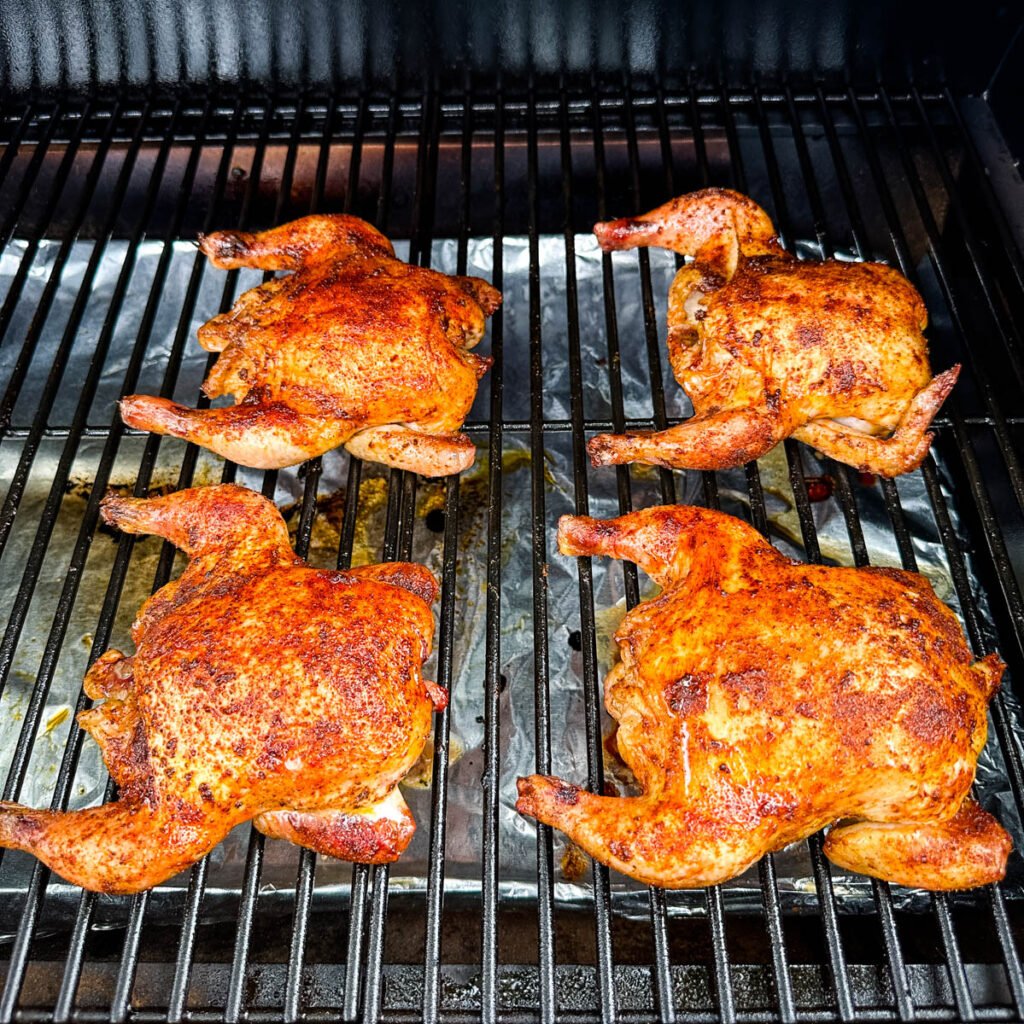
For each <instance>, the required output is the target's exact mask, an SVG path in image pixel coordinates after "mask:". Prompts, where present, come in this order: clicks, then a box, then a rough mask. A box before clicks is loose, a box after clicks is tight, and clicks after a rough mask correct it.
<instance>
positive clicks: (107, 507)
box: [100, 484, 292, 556]
mask: <svg viewBox="0 0 1024 1024" xmlns="http://www.w3.org/2000/svg"><path fill="white" fill-rule="evenodd" d="M100 510H101V512H102V513H103V518H104V519H105V520H106V521H107V522H108V523H110V525H111V526H116V527H117V528H118V529H120V530H124V532H125V533H152V534H155V535H156V536H158V537H164V538H166V539H167V540H169V541H170V542H171V543H172V544H173V545H174V546H175V547H177V548H180V549H181V550H182V551H184V552H185V553H186V554H187V555H197V554H200V553H203V552H206V551H211V550H222V549H229V550H233V549H235V548H237V547H239V546H240V545H243V544H244V545H245V549H246V550H247V551H250V552H251V551H252V550H254V549H255V548H267V547H270V548H274V549H277V550H281V551H282V552H287V554H288V555H289V556H291V554H292V550H291V545H290V544H289V542H288V528H287V526H286V525H285V523H284V520H283V519H282V518H281V514H280V513H279V512H278V511H277V508H276V507H275V506H274V504H273V502H270V501H268V500H267V499H266V498H264V497H263V496H262V495H260V494H257V493H256V492H255V491H250V490H249V489H248V488H247V487H238V486H236V485H235V484H220V485H218V486H215V487H193V488H190V489H188V490H184V491H175V492H174V493H173V494H167V495H164V496H163V497H160V498H125V497H122V496H121V495H119V494H115V493H110V494H108V495H107V496H106V497H105V498H104V499H103V503H102V505H101V506H100Z"/></svg>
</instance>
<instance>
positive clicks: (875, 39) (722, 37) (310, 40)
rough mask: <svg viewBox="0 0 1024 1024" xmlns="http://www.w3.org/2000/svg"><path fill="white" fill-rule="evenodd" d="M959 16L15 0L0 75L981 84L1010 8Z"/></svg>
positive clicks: (64, 82)
mask: <svg viewBox="0 0 1024 1024" xmlns="http://www.w3.org/2000/svg"><path fill="white" fill-rule="evenodd" d="M947 8H948V11H947ZM962 15H963V12H962V10H960V9H959V8H954V7H953V6H952V5H951V4H945V3H942V2H941V0H939V2H936V0H902V2H900V3H896V4H894V3H887V2H885V0H721V2H716V3H708V2H707V0H589V2H582V0H579V2H562V3H551V2H550V0H475V2H473V3H450V2H446V0H422V2H421V0H291V2H289V3H277V2H275V0H187V2H186V0H24V2H22V3H5V4H2V5H0V87H2V88H3V89H4V90H5V91H7V92H15V93H21V94H25V93H27V92H29V91H30V90H32V89H45V90H58V91H72V90H76V89H78V90H81V89H87V90H90V91H93V92H94V91H95V90H97V89H104V88H124V87H146V86H150V87H152V86H164V87H171V88H177V87H178V86H180V85H182V84H186V85H190V86H193V87H200V88H205V87H210V86H215V85H223V84H227V83H232V84H243V85H256V84H262V85H264V86H271V87H276V88H280V87H282V86H284V87H303V88H319V89H326V88H330V87H331V86H333V85H338V86H342V87H344V88H346V89H347V90H348V91H349V92H350V93H351V92H353V91H354V90H356V89H359V88H365V87H373V88H382V87H383V88H392V89H394V88H397V89H399V90H406V89H412V90H419V89H420V88H422V87H423V86H424V85H425V84H427V83H435V84H439V85H441V86H442V87H444V88H451V87H456V88H458V87H461V86H462V85H463V81H464V80H463V76H464V75H465V74H466V73H467V72H469V73H471V74H472V75H473V76H474V77H475V81H474V82H473V84H474V86H479V87H481V88H483V89H486V90H487V91H488V92H490V93H493V91H494V87H495V85H496V83H497V82H498V81H501V83H502V84H503V86H504V87H505V88H506V89H507V88H509V87H511V86H514V85H524V84H525V83H526V82H527V81H528V80H529V79H531V78H532V79H533V80H534V81H535V82H537V83H538V84H545V85H550V84H551V83H552V81H555V80H557V76H559V75H567V76H573V77H574V78H576V79H577V81H579V80H584V81H585V80H586V78H587V76H588V75H591V74H601V73H609V72H610V73H621V72H623V71H627V72H629V73H630V74H631V75H633V76H636V77H643V78H644V79H645V80H646V83H647V84H652V83H654V82H660V83H661V84H662V85H665V86H669V87H672V88H675V87H677V86H678V85H679V84H680V83H681V82H684V81H688V80H690V79H691V78H694V77H695V78H696V80H697V81H699V82H702V83H706V82H708V81H710V80H713V79H715V78H721V79H723V80H724V81H725V82H726V83H727V84H730V85H738V84H746V83H749V82H751V81H754V80H762V81H767V82H771V83H773V84H778V83H781V82H786V81H790V82H792V81H806V80H813V79H814V78H816V77H821V76H825V77H827V78H828V79H829V80H831V81H834V82H843V81H852V82H853V83H855V84H857V85H867V84H871V83H874V82H876V81H878V80H879V78H880V77H881V78H882V79H883V80H888V79H891V78H892V77H894V76H898V77H899V78H900V79H901V80H903V79H908V78H912V79H914V80H916V81H919V82H926V83H929V84H931V85H937V84H940V83H943V82H948V83H950V84H952V85H954V87H956V88H957V89H959V90H965V91H971V92H975V93H980V92H982V91H983V90H985V89H986V88H987V87H988V86H989V83H990V82H991V81H992V79H993V77H994V75H995V74H996V72H997V70H998V69H999V68H1000V67H1001V65H1004V64H1006V63H1007V62H1008V60H1009V59H1011V58H1009V57H1008V56H1007V55H1008V53H1011V52H1012V51H1008V49H1007V48H1008V44H1009V43H1010V42H1011V41H1012V39H1013V36H1014V33H1015V32H1016V31H1018V30H1019V28H1020V26H1021V25H1022V24H1024V12H1022V10H1021V9H1020V5H1018V4H1012V3H1005V2H1000V0H977V2H976V3H975V4H973V5H972V8H971V13H970V17H969V18H967V17H963V16H962ZM1018 52H1019V51H1018Z"/></svg>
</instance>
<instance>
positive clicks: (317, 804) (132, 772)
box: [0, 485, 447, 893]
mask: <svg viewBox="0 0 1024 1024" xmlns="http://www.w3.org/2000/svg"><path fill="white" fill-rule="evenodd" d="M103 514H104V516H105V518H106V519H107V521H108V522H110V523H113V524H115V525H116V526H119V527H120V528H121V529H122V530H126V531H128V532H129V533H154V534H157V535H158V536H161V537H166V538H167V539H168V540H170V541H171V542H172V543H174V544H175V545H177V546H178V547H179V548H181V549H182V550H183V551H185V552H186V554H188V556H189V563H188V566H187V568H186V569H185V571H184V572H183V573H182V575H181V577H180V578H179V579H177V580H176V581H174V582H172V583H169V584H168V585H167V586H165V587H163V588H162V589H160V590H159V591H158V592H157V593H156V594H154V595H153V597H151V598H150V599H149V600H148V601H147V602H146V603H145V604H144V605H143V607H142V609H141V610H140V612H139V615H138V618H137V619H136V621H135V625H134V627H133V630H132V638H133V640H134V642H135V648H136V652H135V654H134V655H133V656H130V657H129V656H126V655H124V654H122V653H120V652H119V651H114V650H111V651H107V653H106V654H104V655H103V656H102V657H100V658H99V659H98V660H97V661H96V662H95V663H94V664H93V666H92V667H91V668H90V669H89V672H88V674H87V675H86V678H85V692H86V694H87V695H88V696H89V697H91V698H93V699H100V698H102V699H103V703H102V704H100V705H99V706H97V707H95V708H92V709H91V710H88V711H84V712H82V713H81V714H80V715H79V723H80V724H81V726H82V728H83V729H85V730H86V731H87V732H89V733H90V734H91V735H92V737H93V738H94V739H95V740H96V742H97V743H99V745H100V748H101V750H102V752H103V758H104V761H105V762H106V765H107V768H108V769H109V771H110V774H111V776H112V777H113V779H114V781H115V782H116V783H117V785H118V787H119V790H120V794H119V797H118V799H117V801H115V802H114V803H109V804H104V805H102V806H100V807H93V808H89V809H88V810H80V811H70V812H55V811H46V810H31V809H30V808H28V807H23V806H21V805H19V804H12V803H3V804H0V845H2V846H7V847H13V848H16V849H20V850H27V851H29V852H30V853H33V854H35V856H37V857H38V858H39V859H40V860H42V861H44V862H45V863H46V864H48V865H49V866H50V867H51V868H53V870H54V871H56V872H57V874H59V875H61V876H62V877H63V878H65V879H67V880H68V881H70V882H74V883H75V884H77V885H81V886H84V887H85V888H87V889H93V890H96V891H99V892H109V893H131V892H138V891H139V890H142V889H147V888H149V887H151V886H153V885H157V884H159V883H160V882H162V881H164V880H165V879H167V878H170V877H171V876H172V875H174V874H176V873H177V872H179V871H181V870H183V869H184V868H186V867H188V866H189V865H190V864H192V863H193V862H195V861H197V860H199V859H200V858H201V857H203V856H204V855H205V854H206V853H208V852H209V851H210V850H211V849H213V847H214V846H215V845H216V844H217V843H219V842H220V841H221V840H222V839H223V838H224V837H225V836H226V835H227V833H228V832H229V831H230V830H231V829H232V828H233V827H234V826H235V825H238V824H240V823H241V822H244V821H247V820H249V819H250V818H251V819H253V824H254V825H255V826H256V828H258V829H259V830H260V831H261V832H264V833H265V834H266V835H268V836H273V837H277V838H282V839H288V840H291V841H292V842H293V843H298V844H300V845H302V846H308V847H310V848H311V849H313V850H317V851H319V852H320V853H324V854H328V855H330V856H332V857H339V858H341V859H343V860H351V861H359V862H362V863H382V862H386V861H392V860H395V859H396V858H397V857H398V855H399V854H400V853H401V852H402V851H403V850H404V849H405V847H406V846H407V845H408V843H409V840H410V839H411V838H412V834H413V832H414V831H415V827H416V826H415V823H414V822H413V820H412V815H411V814H410V812H409V809H408V807H407V806H406V805H405V802H404V801H403V799H402V796H401V793H400V792H399V790H398V789H397V788H396V787H397V785H398V783H399V782H400V781H401V779H402V778H403V777H404V776H405V774H406V772H408V771H409V769H410V768H411V767H412V765H413V764H414V762H415V761H416V759H417V758H418V757H419V754H420V751H421V750H422V748H423V744H424V741H425V740H426V738H427V735H428V733H429V730H430V728H431V718H432V713H433V711H435V710H437V709H440V708H443V707H444V706H445V705H446V703H447V692H446V691H445V690H443V689H441V688H439V687H438V686H436V685H435V684H434V683H431V682H428V681H426V680H424V679H423V678H422V675H421V665H422V663H423V659H424V658H425V657H426V656H427V654H428V653H429V652H430V645H431V639H432V637H433V632H434V621H433V616H432V614H431V611H430V603H431V602H432V601H433V600H434V599H435V598H436V596H437V583H436V581H435V580H434V577H433V575H432V574H431V573H430V571H429V570H428V569H426V568H424V567H423V566H420V565H411V564H403V563H398V562H394V563H389V564H386V565H370V566H362V567H360V568H358V569H349V570H345V571H338V572H330V571H326V570H318V569H312V568H310V567H309V566H308V565H306V564H305V562H303V560H302V559H301V558H299V557H297V556H296V555H295V554H294V553H293V552H292V549H291V547H290V545H289V542H288V531H287V528H286V526H285V524H284V521H283V520H282V518H281V516H280V515H279V514H278V511H277V509H276V508H275V507H274V505H273V504H271V502H269V501H267V500H266V499H264V498H262V497H260V496H259V495H258V494H255V493H254V492H252V491H249V490H246V489H245V488H242V487H235V486H231V485H225V486H220V487H201V488H196V489H194V490H186V491H179V492H178V493H176V494H171V495H169V496H168V497H164V498H155V499H149V500H138V499H131V498H120V497H115V496H113V495H110V496H108V497H107V498H106V499H105V501H104V503H103Z"/></svg>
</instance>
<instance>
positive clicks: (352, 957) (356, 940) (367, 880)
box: [344, 97, 413, 1020]
mask: <svg viewBox="0 0 1024 1024" xmlns="http://www.w3.org/2000/svg"><path fill="white" fill-rule="evenodd" d="M397 134H398V104H397V102H396V101H395V99H394V98H393V97H392V99H391V102H390V105H389V109H388V129H387V135H386V136H385V143H384V158H383V168H382V170H381V187H380V195H379V197H378V201H377V218H376V220H375V221H374V223H375V224H376V226H377V227H378V228H379V229H380V230H381V231H382V232H384V234H387V225H388V215H389V213H390V208H391V186H392V179H393V175H394V160H395V139H396V136H397ZM409 259H410V262H412V261H413V253H412V251H411V248H410V253H409ZM353 461H354V462H358V460H353ZM394 476H395V474H394V473H392V474H391V477H390V479H389V481H388V523H389V531H388V536H387V537H386V538H385V541H384V551H383V552H382V558H383V559H384V560H385V561H387V559H388V558H389V554H388V550H387V548H388V546H389V544H393V539H392V540H389V539H388V538H393V536H394V535H393V533H392V532H391V527H390V524H391V522H392V519H393V517H394V513H393V509H394V499H395V496H396V494H397V490H396V488H395V481H394ZM349 493H350V494H351V493H353V492H351V491H350V492H349ZM355 493H356V495H357V498H356V500H357V501H358V491H356V492H355ZM347 513H348V508H347V505H346V514H347ZM355 515H356V508H355V507H353V509H352V524H351V525H352V530H353V533H352V534H349V536H348V537H347V538H346V539H347V541H348V543H349V549H348V557H349V558H351V551H352V549H351V542H352V537H353V536H354V530H355ZM377 874H378V873H377V871H376V870H375V871H374V872H373V877H372V878H371V871H370V869H369V868H368V867H367V866H366V865H365V864H357V865H356V866H355V867H354V868H353V872H352V888H351V893H352V896H351V901H350V904H349V907H350V910H349V931H348V957H347V968H346V976H345V1007H344V1019H345V1020H355V1019H356V1018H357V1017H358V1015H359V1007H360V999H361V990H362V987H363V983H364V981H366V982H367V984H368V979H365V978H364V969H363V963H364V960H363V956H364V955H365V954H364V953H363V946H364V944H365V942H366V940H367V934H366V926H367V922H366V909H367V905H368V902H369V900H370V899H371V898H372V897H373V894H374V891H375V887H376V889H379V881H378V878H377ZM357 897H358V898H357ZM371 955H372V950H371ZM374 981H375V983H376V984H378V985H379V981H380V979H379V975H378V976H377V977H376V978H375V979H374Z"/></svg>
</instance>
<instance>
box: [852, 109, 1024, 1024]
mask: <svg viewBox="0 0 1024 1024" xmlns="http://www.w3.org/2000/svg"><path fill="white" fill-rule="evenodd" d="M882 101H883V104H884V106H885V109H886V114H887V116H888V119H889V123H890V124H891V125H894V121H893V117H892V107H891V105H890V104H889V103H888V100H887V99H886V97H885V96H884V94H883V96H882ZM851 106H852V108H853V111H854V116H855V118H856V121H857V125H858V130H859V133H860V135H861V139H862V142H863V143H864V148H865V150H866V152H867V155H868V159H869V164H871V170H872V175H873V177H874V179H875V183H876V186H877V189H878V192H879V195H880V197H881V199H882V202H883V207H884V209H885V214H886V219H887V221H888V223H889V227H890V233H891V237H892V241H893V247H894V250H895V252H896V255H897V259H898V261H899V264H900V268H901V269H902V271H903V272H904V273H905V274H907V275H908V276H909V277H911V279H913V268H912V267H911V266H910V260H909V258H908V249H907V245H906V239H905V236H904V234H903V231H902V228H901V227H900V222H899V220H898V217H897V216H896V213H895V208H894V206H893V202H892V196H891V193H890V192H889V189H888V186H887V184H886V183H885V180H884V178H883V176H882V174H881V171H880V167H879V166H878V163H877V157H876V155H875V154H874V152H873V150H872V149H871V147H870V144H869V141H868V139H867V137H866V131H865V128H864V124H865V122H864V116H863V113H862V112H861V110H860V108H859V106H858V105H857V101H856V98H855V97H852V98H851ZM897 132H898V128H897ZM899 141H900V142H901V144H902V145H901V156H902V157H903V162H904V167H905V168H906V169H907V170H908V172H909V171H910V170H911V168H912V165H911V164H910V162H909V161H910V158H909V153H908V151H907V150H906V148H905V139H903V137H902V135H900V136H899ZM911 186H912V188H913V189H914V191H915V199H917V200H918V207H919V212H920V213H921V215H922V220H923V221H924V223H925V226H926V230H927V233H928V236H929V248H930V252H931V256H932V262H933V265H935V266H936V271H937V273H938V274H939V276H940V278H942V277H943V275H942V271H941V269H940V268H939V266H938V263H939V258H938V251H937V249H938V247H937V245H936V238H935V235H934V232H933V231H932V230H931V228H933V227H934V223H933V222H932V224H931V225H929V218H930V211H926V210H925V209H924V208H923V207H922V205H921V201H922V200H924V197H923V196H921V195H920V194H919V193H918V192H917V189H916V182H913V181H912V182H911ZM925 202H926V200H925ZM944 290H945V289H944ZM947 294H948V292H947ZM954 315H955V314H954ZM954 422H955V421H954ZM956 433H957V435H958V437H957V440H958V442H959V447H960V459H961V461H962V463H963V464H964V467H965V469H966V470H967V472H968V476H969V478H970V477H972V476H973V477H974V480H975V481H976V483H975V486H973V487H972V491H974V493H975V494H976V496H977V495H978V491H979V490H980V489H981V488H982V486H983V485H982V484H981V482H980V476H979V474H977V472H976V471H975V473H973V474H972V473H971V470H970V468H969V467H970V464H971V463H972V462H973V453H972V452H971V449H970V444H969V441H968V440H967V438H966V436H965V433H964V432H963V431H962V429H961V430H957V431H956ZM922 472H923V475H924V479H925V482H926V485H927V487H928V492H929V498H930V501H931V505H932V509H933V512H934V515H935V519H936V524H937V526H938V528H939V532H940V536H941V538H942V543H943V546H944V548H945V551H946V555H947V558H948V561H949V565H950V569H951V572H952V575H953V580H954V585H955V587H956V591H957V595H958V598H959V600H960V604H961V609H962V613H963V616H964V620H965V623H966V625H967V631H968V636H969V638H970V640H971V643H972V646H973V647H974V649H975V650H976V651H979V652H982V651H984V648H985V646H986V645H985V642H984V640H983V637H982V634H981V630H980V626H979V616H978V609H977V606H976V603H975V601H974V597H973V594H972V593H971V590H970V584H969V580H968V578H967V573H966V568H965V566H964V564H963V559H962V556H961V553H960V550H959V546H958V540H957V538H956V536H955V533H954V531H953V528H952V524H951V522H950V520H949V515H948V511H947V509H946V505H945V498H944V497H943V495H942V491H941V488H940V486H939V483H938V478H937V472H936V469H935V465H934V460H933V458H932V456H929V457H928V459H927V460H926V462H925V464H924V466H923V467H922ZM891 486H892V490H893V491H895V486H894V485H891ZM981 498H982V501H979V504H982V502H987V496H985V495H981ZM990 532H991V531H990V530H986V536H988V534H989V533H990ZM904 564H905V566H906V568H909V569H916V560H915V559H914V558H913V555H912V552H909V551H908V552H907V554H906V556H905V558H904ZM1001 703H1002V698H1001V697H1000V696H998V695H997V697H996V699H995V700H994V701H993V704H992V711H993V716H994V717H995V718H996V721H997V722H998V720H999V717H1000V715H999V712H1000V711H1001V708H1000V705H1001ZM1000 739H1001V746H1002V749H1003V753H1004V757H1006V758H1007V761H1008V763H1010V762H1011V761H1012V760H1013V758H1014V753H1015V752H1014V749H1013V744H1012V742H1011V741H1010V740H1009V737H1003V736H1000ZM1012 775H1013V773H1012V772H1011V781H1012ZM1014 790H1015V796H1016V798H1017V800H1018V805H1019V801H1020V790H1019V788H1018V787H1016V786H1015V787H1014ZM933 907H934V909H935V913H936V917H937V920H938V923H939V928H940V933H941V938H942V944H943V949H944V952H945V955H946V968H947V971H948V973H949V978H950V983H951V985H952V988H953V994H954V1000H955V1002H956V1011H957V1014H958V1016H959V1017H960V1018H961V1019H973V1018H974V1015H975V1008H974V1004H973V1001H972V1000H971V996H970V990H969V988H968V985H967V979H966V973H965V968H964V963H963V959H962V956H961V953H960V949H959V944H958V942H957V939H956V932H955V928H954V924H953V921H952V916H951V913H950V909H949V905H948V899H947V897H945V896H944V895H942V894H936V895H935V896H934V897H933ZM1007 970H1008V971H1009V968H1007Z"/></svg>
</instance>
